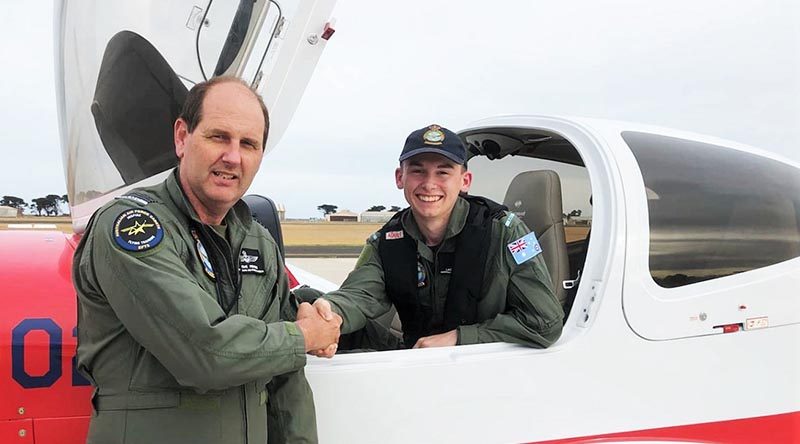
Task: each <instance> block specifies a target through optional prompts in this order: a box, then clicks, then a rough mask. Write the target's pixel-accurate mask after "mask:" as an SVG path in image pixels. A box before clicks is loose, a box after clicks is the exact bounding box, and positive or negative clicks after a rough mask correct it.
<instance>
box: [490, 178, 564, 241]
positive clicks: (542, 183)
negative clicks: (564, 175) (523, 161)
mask: <svg viewBox="0 0 800 444" xmlns="http://www.w3.org/2000/svg"><path fill="white" fill-rule="evenodd" d="M503 203H504V204H505V205H506V206H507V207H508V208H509V211H511V212H512V213H514V214H516V215H517V217H519V218H520V219H522V221H523V222H525V225H527V226H528V228H530V229H531V230H533V231H535V232H537V233H541V232H543V231H544V230H546V229H547V228H549V227H552V226H553V225H555V224H557V223H559V222H561V221H562V204H561V181H560V180H559V178H558V174H556V172H555V171H551V170H539V171H525V172H523V173H519V174H517V176H516V177H514V179H513V180H512V181H511V184H510V185H509V186H508V191H506V197H505V199H503Z"/></svg>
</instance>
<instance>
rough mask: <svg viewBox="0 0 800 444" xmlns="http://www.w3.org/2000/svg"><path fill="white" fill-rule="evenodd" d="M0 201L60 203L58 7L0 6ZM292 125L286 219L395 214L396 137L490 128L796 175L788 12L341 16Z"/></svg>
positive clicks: (591, 1)
mask: <svg viewBox="0 0 800 444" xmlns="http://www.w3.org/2000/svg"><path fill="white" fill-rule="evenodd" d="M3 6H4V10H5V11H4V16H5V17H6V19H5V20H4V23H3V27H2V29H1V30H0V33H1V34H0V35H2V38H0V54H2V57H3V73H2V74H0V75H2V80H3V81H2V82H0V101H1V103H2V106H0V140H1V141H2V145H1V146H2V148H0V162H1V164H2V166H3V168H2V174H1V175H0V195H7V194H10V195H16V196H19V197H22V198H25V199H26V200H30V199H31V198H34V197H39V196H42V195H45V194H49V193H55V194H64V193H65V192H66V187H65V186H64V179H63V170H62V164H61V156H60V151H59V141H58V130H57V127H56V110H55V99H54V94H55V93H54V87H53V85H54V81H53V49H52V6H51V5H50V4H48V2H21V1H15V2H12V1H8V2H3ZM334 17H335V18H336V19H337V22H336V34H335V35H334V36H333V38H332V39H331V40H330V42H329V43H328V46H327V48H326V50H325V53H324V54H323V56H322V59H321V60H320V63H319V65H318V67H317V71H316V72H315V74H314V77H313V78H312V80H311V83H310V84H309V87H308V89H307V91H306V94H305V96H304V98H303V100H302V102H301V103H300V106H299V108H298V110H297V112H296V114H295V117H294V120H293V121H292V124H291V125H290V127H289V129H288V130H287V132H286V134H285V135H284V137H283V139H282V141H281V143H280V144H279V145H278V148H277V149H276V150H275V151H273V152H272V153H270V154H269V155H268V156H267V157H266V158H265V160H264V165H263V166H262V171H261V173H260V174H259V177H257V179H256V180H255V182H254V184H253V187H252V188H251V192H254V193H259V194H264V195H268V196H270V197H272V198H274V199H275V200H276V201H277V202H280V203H283V204H284V205H285V206H286V208H287V214H288V216H289V217H313V216H319V212H318V211H317V210H316V207H317V205H319V204H322V203H330V204H334V205H338V206H339V207H340V208H349V209H351V210H354V211H361V210H364V209H366V208H367V207H368V206H370V205H373V204H382V205H386V206H389V205H401V206H404V202H403V198H402V194H401V193H400V192H399V191H398V190H396V189H395V187H394V179H393V171H394V168H395V166H396V158H397V155H398V153H399V150H400V148H401V147H402V143H403V141H404V140H405V137H406V135H407V134H408V133H409V132H410V131H412V130H414V129H417V128H420V127H422V126H425V125H427V124H429V123H433V122H437V123H440V124H442V125H444V126H447V127H450V128H452V129H455V130H457V129H461V128H464V127H466V126H467V125H468V124H469V122H471V121H474V120H477V119H480V118H484V117H489V116H492V115H497V114H556V115H577V116H590V117H598V118H611V119H621V120H632V121H639V122H646V123H652V124H657V125H661V126H668V127H674V128H679V129H685V130H690V131H695V132H700V133H706V134H711V135H715V136H719V137H723V138H727V139H732V140H735V141H738V142H744V143H748V144H751V145H755V146H758V147H761V148H764V149H767V150H771V151H775V152H777V153H780V154H782V155H784V156H786V157H788V158H791V159H793V160H796V161H800V148H798V147H800V6H798V4H797V2H796V1H794V0H762V1H756V0H738V1H736V2H731V1H729V0H719V1H717V0H703V1H696V0H668V1H655V0H650V1H641V0H636V1H634V0H613V1H595V0H573V1H568V2H566V1H556V0H547V1H545V0H516V1H505V0H504V1H497V2H486V1H474V0H460V1H458V2H455V1H437V0H415V1H410V0H407V1H403V2H388V1H375V0H372V1H369V0H339V1H338V3H337V6H336V9H335V10H334Z"/></svg>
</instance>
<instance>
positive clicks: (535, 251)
mask: <svg viewBox="0 0 800 444" xmlns="http://www.w3.org/2000/svg"><path fill="white" fill-rule="evenodd" d="M508 251H510V252H511V256H512V257H514V262H516V263H517V265H519V264H521V263H523V262H527V261H529V260H531V259H533V258H535V257H536V256H538V255H539V254H540V253H541V252H542V247H541V245H539V241H538V240H537V239H536V234H534V233H533V231H531V232H530V233H528V234H526V235H525V236H522V237H521V238H519V239H517V240H515V241H514V242H511V243H510V244H508Z"/></svg>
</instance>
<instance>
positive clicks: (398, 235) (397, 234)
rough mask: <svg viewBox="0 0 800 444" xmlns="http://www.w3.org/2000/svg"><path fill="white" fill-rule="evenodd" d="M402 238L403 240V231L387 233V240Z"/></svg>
mask: <svg viewBox="0 0 800 444" xmlns="http://www.w3.org/2000/svg"><path fill="white" fill-rule="evenodd" d="M402 238H403V230H398V231H387V232H386V240H396V239H402Z"/></svg>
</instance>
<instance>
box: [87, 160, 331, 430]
mask: <svg viewBox="0 0 800 444" xmlns="http://www.w3.org/2000/svg"><path fill="white" fill-rule="evenodd" d="M177 174H178V172H177V170H175V172H174V173H173V174H171V175H170V176H169V177H168V178H167V179H166V180H165V181H164V182H163V183H162V184H160V185H157V186H153V187H149V188H143V189H141V190H137V191H135V192H132V193H129V194H128V195H127V197H122V198H117V199H116V200H115V201H113V202H110V203H109V204H107V205H105V206H104V207H102V208H101V209H100V210H98V211H97V213H95V215H94V216H93V219H92V221H90V223H89V226H88V227H87V229H86V233H85V234H84V236H83V239H82V240H81V242H80V244H79V246H78V248H77V250H76V252H75V260H74V265H73V279H74V283H75V288H76V290H77V293H78V351H77V359H78V366H79V369H80V370H81V372H82V373H84V374H86V376H87V377H88V378H89V379H90V380H91V381H92V384H93V385H94V387H95V394H94V396H93V399H92V403H93V406H94V414H93V415H92V418H91V423H90V427H89V437H88V442H89V443H98V444H110V443H126V444H133V443H142V444H144V443H147V444H157V443H165V444H166V443H170V444H176V443H192V444H198V443H214V444H220V443H249V444H263V443H266V442H267V440H268V439H269V442H270V443H278V442H291V443H296V442H301V443H306V442H317V430H316V417H315V412H314V401H313V396H312V393H311V388H310V386H309V385H308V382H307V381H306V379H305V375H304V373H303V367H304V366H305V363H306V354H305V344H304V339H303V336H302V334H301V333H300V331H299V329H298V328H297V326H296V325H295V324H294V323H293V322H288V321H284V320H288V319H294V317H295V314H296V311H295V310H296V308H295V307H294V306H293V305H292V304H291V303H290V295H289V290H288V286H287V277H286V274H285V271H284V269H283V264H282V262H281V260H280V255H279V252H278V247H277V245H276V243H275V241H274V240H273V239H272V237H271V236H270V235H269V233H268V232H267V231H266V230H265V229H264V228H263V227H261V226H260V225H259V224H258V223H255V222H254V221H253V219H252V216H251V214H250V211H249V209H248V208H247V206H246V204H245V203H244V202H242V201H239V202H238V203H236V205H235V206H234V207H233V208H232V209H231V210H230V211H229V212H228V214H227V215H226V217H225V220H224V222H223V224H224V225H225V226H226V228H225V229H219V227H217V229H216V230H215V229H212V228H211V227H209V226H207V225H203V224H202V223H201V222H200V220H199V219H198V217H197V214H196V213H195V211H194V210H193V209H192V207H191V206H190V205H189V203H188V200H187V199H186V197H185V195H184V193H183V191H182V190H181V188H180V185H179V182H178V179H177ZM130 214H133V215H134V216H137V217H139V216H142V215H144V216H143V217H144V219H141V218H140V220H144V221H145V222H144V223H141V224H139V222H137V225H130V224H126V223H125V222H124V219H125V215H130ZM121 221H122V222H121ZM120 227H122V228H120ZM143 227H144V228H143ZM137 229H138V231H139V232H142V231H143V230H149V233H150V234H153V236H151V239H150V241H149V243H148V242H144V243H143V244H142V245H143V247H140V248H141V250H140V251H129V249H128V247H131V248H133V247H134V246H135V245H134V244H136V243H137V241H130V242H128V241H129V240H130V239H131V233H134V232H135V231H136V230H137ZM197 230H201V232H202V233H204V235H205V236H206V237H205V239H206V241H205V242H200V241H198V238H196V237H195V235H193V234H192V232H193V231H194V233H195V234H196V233H197V232H198V231H197ZM120 232H122V233H120ZM220 232H221V233H222V234H223V236H220ZM125 233H127V234H125ZM158 233H161V240H160V241H153V239H156V240H157V239H158V238H159V237H158ZM225 234H226V235H225ZM213 236H216V238H215V240H214V241H213V242H208V239H211V237H213ZM199 244H203V245H202V247H200V246H199ZM209 244H211V245H209ZM203 249H204V250H205V252H204V254H205V257H202V255H201V254H200V252H201V250H203ZM209 257H210V259H211V261H209ZM259 258H260V260H259ZM214 260H216V261H217V262H216V263H217V264H225V266H222V267H218V268H223V269H218V268H209V265H208V264H209V263H215V262H214ZM204 264H205V265H204ZM209 272H212V273H213V274H214V275H215V278H212V277H211V275H210V274H209ZM236 287H239V289H238V290H237V288H236ZM220 294H222V295H225V296H227V297H228V299H227V300H228V301H231V305H230V311H229V313H226V312H225V311H224V310H223V308H222V306H221V303H220V302H218V297H220V296H219V295H220ZM221 300H222V299H221ZM222 305H227V304H222ZM268 423H269V424H268ZM268 429H269V434H268V433H267V430H268ZM268 435H269V436H268Z"/></svg>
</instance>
